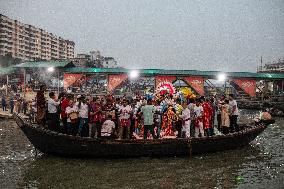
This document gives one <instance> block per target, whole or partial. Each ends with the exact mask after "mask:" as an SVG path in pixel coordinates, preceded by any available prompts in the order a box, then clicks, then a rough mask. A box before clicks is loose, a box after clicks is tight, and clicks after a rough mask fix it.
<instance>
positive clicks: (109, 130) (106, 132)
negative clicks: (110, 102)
mask: <svg viewBox="0 0 284 189" xmlns="http://www.w3.org/2000/svg"><path fill="white" fill-rule="evenodd" d="M112 118H113V117H112V115H110V114H109V115H108V116H107V118H106V120H105V121H104V123H103V124H102V129H101V138H102V139H115V138H116V136H117V134H116V132H115V123H114V121H112Z"/></svg>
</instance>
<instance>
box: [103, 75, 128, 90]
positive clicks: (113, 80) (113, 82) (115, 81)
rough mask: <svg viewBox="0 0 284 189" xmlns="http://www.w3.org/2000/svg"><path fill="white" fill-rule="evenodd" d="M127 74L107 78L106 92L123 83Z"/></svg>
mask: <svg viewBox="0 0 284 189" xmlns="http://www.w3.org/2000/svg"><path fill="white" fill-rule="evenodd" d="M127 77H128V76H127V74H116V75H109V76H108V85H107V90H108V91H109V92H110V91H113V90H114V89H115V88H116V87H118V86H119V85H120V84H121V83H122V82H123V81H125V80H126V79H127Z"/></svg>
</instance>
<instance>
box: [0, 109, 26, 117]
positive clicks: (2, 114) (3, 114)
mask: <svg viewBox="0 0 284 189" xmlns="http://www.w3.org/2000/svg"><path fill="white" fill-rule="evenodd" d="M18 115H19V116H20V117H22V118H24V119H28V118H29V117H28V116H27V115H25V114H23V113H19V114H18ZM12 116H13V114H11V113H10V110H7V111H3V110H2V109H1V110H0V118H5V119H12Z"/></svg>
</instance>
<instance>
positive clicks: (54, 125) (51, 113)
mask: <svg viewBox="0 0 284 189" xmlns="http://www.w3.org/2000/svg"><path fill="white" fill-rule="evenodd" d="M49 97H50V98H49V99H48V101H47V111H48V112H47V113H48V114H47V119H48V128H49V129H50V130H54V131H57V130H58V129H59V116H58V113H57V107H58V106H59V104H60V102H59V101H58V100H56V99H55V94H54V92H50V93H49Z"/></svg>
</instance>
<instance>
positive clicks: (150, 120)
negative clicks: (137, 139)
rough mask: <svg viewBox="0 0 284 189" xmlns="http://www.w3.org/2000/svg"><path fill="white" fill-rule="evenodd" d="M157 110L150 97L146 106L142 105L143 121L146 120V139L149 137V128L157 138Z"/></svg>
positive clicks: (144, 136)
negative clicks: (155, 126) (155, 118)
mask: <svg viewBox="0 0 284 189" xmlns="http://www.w3.org/2000/svg"><path fill="white" fill-rule="evenodd" d="M155 111H156V108H155V106H154V105H152V100H150V99H148V100H147V104H146V105H145V106H142V108H141V112H142V116H143V122H144V135H143V138H144V139H147V134H148V131H149V130H150V133H151V134H152V136H153V138H156V136H155V133H154V113H155Z"/></svg>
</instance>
